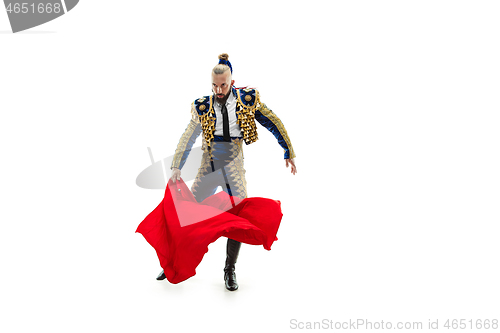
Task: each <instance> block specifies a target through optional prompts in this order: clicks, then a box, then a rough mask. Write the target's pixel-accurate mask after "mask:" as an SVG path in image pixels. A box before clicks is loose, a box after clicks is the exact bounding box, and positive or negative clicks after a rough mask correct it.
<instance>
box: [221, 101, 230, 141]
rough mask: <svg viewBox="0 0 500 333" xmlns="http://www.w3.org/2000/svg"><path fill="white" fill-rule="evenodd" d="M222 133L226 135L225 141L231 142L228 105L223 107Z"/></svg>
mask: <svg viewBox="0 0 500 333" xmlns="http://www.w3.org/2000/svg"><path fill="white" fill-rule="evenodd" d="M221 112H222V132H223V135H224V141H227V142H229V141H231V138H230V137H229V116H228V115H227V108H226V104H225V103H224V104H223V105H222V111H221Z"/></svg>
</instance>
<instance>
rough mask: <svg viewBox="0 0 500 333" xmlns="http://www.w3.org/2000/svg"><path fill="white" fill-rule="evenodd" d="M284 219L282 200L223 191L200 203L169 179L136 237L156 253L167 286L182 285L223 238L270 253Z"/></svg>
mask: <svg viewBox="0 0 500 333" xmlns="http://www.w3.org/2000/svg"><path fill="white" fill-rule="evenodd" d="M231 198H232V199H233V200H234V203H235V205H236V207H233V205H232V203H231V200H230V199H231ZM231 207H232V208H231ZM282 216H283V214H282V213H281V203H280V201H278V200H271V199H266V198H246V199H243V200H242V199H239V198H237V197H230V196H229V195H228V194H227V193H226V192H219V193H217V194H215V195H212V196H210V197H208V198H207V199H205V200H204V201H203V202H201V203H198V202H196V199H195V198H194V196H193V194H192V193H191V191H190V190H189V189H188V187H187V186H186V184H185V183H184V181H182V179H181V180H178V181H177V182H176V183H174V182H172V180H170V181H169V182H168V185H167V188H166V189H165V196H164V198H163V200H162V202H161V203H160V204H159V205H158V207H156V208H155V209H154V210H153V211H152V212H151V213H150V214H149V215H148V216H147V217H146V218H145V219H144V221H142V222H141V223H140V224H139V226H138V227H137V230H136V232H138V233H141V234H142V235H143V236H144V238H145V239H146V240H147V242H148V243H149V244H150V245H151V246H153V248H154V249H155V250H156V254H157V255H158V259H159V260H160V266H161V267H162V268H163V270H164V271H165V276H166V277H167V279H168V281H170V282H171V283H179V282H182V281H184V280H186V279H188V278H190V277H192V276H194V275H195V274H196V267H198V265H199V264H200V262H201V260H202V259H203V256H204V255H205V253H207V252H208V245H209V244H210V243H213V242H215V241H216V240H217V239H218V238H219V237H221V236H224V237H227V238H231V239H234V240H237V241H239V242H243V243H247V244H252V245H263V246H264V248H265V249H266V250H271V245H272V244H273V242H274V241H275V240H278V238H277V237H276V233H277V232H278V228H279V225H280V222H281V218H282Z"/></svg>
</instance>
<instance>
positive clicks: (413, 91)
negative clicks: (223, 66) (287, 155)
mask: <svg viewBox="0 0 500 333" xmlns="http://www.w3.org/2000/svg"><path fill="white" fill-rule="evenodd" d="M499 14H500V4H499V3H498V2H496V1H239V2H212V1H203V2H202V1H199V2H195V1H182V2H181V1H117V0H114V1H112V0H108V1H89V0H83V1H81V2H80V3H79V4H78V5H77V6H76V7H75V8H74V9H73V10H72V11H70V12H69V13H68V14H66V15H64V16H62V17H60V18H58V19H56V20H54V21H52V22H48V23H46V24H44V25H41V26H39V27H35V28H33V29H30V30H28V31H25V32H21V33H17V34H12V33H11V32H10V25H9V22H8V18H7V14H6V13H5V12H4V11H0V32H1V33H0V94H1V95H0V111H1V122H0V126H1V129H0V143H1V151H2V154H1V159H2V160H1V164H0V167H1V173H0V177H1V183H0V184H1V186H0V189H1V211H0V214H1V232H0V256H1V272H2V273H1V274H0V279H1V281H0V295H1V296H0V305H1V308H2V309H1V320H0V330H1V331H2V332H9V333H10V332H195V331H197V332H205V331H214V330H215V329H218V330H233V331H234V332H258V331H263V332H288V331H298V330H299V329H295V330H294V329H292V328H291V325H290V321H291V320H292V319H296V320H297V321H301V322H313V321H321V320H323V319H327V320H333V321H334V322H335V321H349V320H356V319H366V320H370V321H372V322H381V321H382V320H383V321H384V322H387V321H391V322H393V323H396V322H398V321H422V322H423V324H424V328H425V327H427V323H428V320H429V319H432V320H436V319H439V324H440V325H442V324H444V321H445V320H446V319H448V318H450V319H466V320H470V319H473V320H474V321H475V320H476V319H483V320H484V319H495V318H496V319H500V318H499V312H498V310H499V308H500V307H499V296H500V289H499V284H498V281H499V280H500V272H499V267H498V253H499V250H500V245H499V244H500V243H499V241H498V239H499V228H498V224H499V217H500V212H499V202H500V201H499V199H500V193H499V188H500V177H499V172H498V170H499V169H500V157H499V143H500V133H499V130H498V129H499V125H500V116H499V104H500V102H499V98H498V91H499V87H500V83H499V82H500V81H499V77H500V65H499V64H500V62H499V61H498V59H500V46H499V42H498V41H499V32H500V20H499V19H498V17H499ZM222 52H227V53H228V54H229V56H230V58H229V60H230V61H231V62H232V64H233V68H234V76H233V78H234V79H235V80H236V86H246V85H249V86H253V87H257V88H258V89H259V91H260V92H261V97H262V100H263V101H264V102H265V103H266V104H267V105H268V106H269V107H271V108H272V109H273V111H275V112H276V114H277V115H278V116H279V117H280V118H281V120H282V121H283V123H284V124H285V126H286V129H287V131H288V134H289V135H290V138H291V140H292V143H293V146H294V149H295V151H296V154H297V158H296V164H297V168H298V173H297V175H295V176H293V175H291V174H290V170H289V169H286V168H285V163H284V161H283V155H282V149H281V147H280V146H279V145H278V144H277V142H276V140H275V139H274V137H273V136H272V135H271V134H270V133H269V132H267V131H266V130H265V129H264V128H263V127H260V125H258V126H259V137H260V140H259V141H257V142H256V143H254V144H252V145H250V146H245V147H244V148H245V168H246V170H247V181H248V194H249V196H264V197H268V198H273V199H279V200H281V201H282V209H283V213H284V217H283V220H282V224H281V227H280V230H279V232H278V238H279V240H278V241H277V242H275V243H274V244H273V248H272V250H271V251H266V250H264V249H263V247H261V246H260V247H257V246H252V245H246V244H243V246H242V249H241V252H240V257H239V259H238V264H237V266H236V267H237V270H236V271H237V277H238V282H239V284H240V289H239V290H238V291H236V292H228V291H226V290H225V288H224V282H223V265H224V259H225V243H226V242H225V239H219V240H217V241H216V242H215V243H213V244H211V245H210V247H209V252H208V253H207V254H206V255H205V258H204V260H203V262H202V263H201V264H200V265H199V266H198V268H197V275H195V276H194V277H192V278H190V279H188V280H186V281H185V282H182V283H180V284H178V285H172V284H170V283H169V282H168V281H167V280H164V281H161V282H160V281H156V280H155V277H156V276H157V274H158V273H159V272H160V270H161V267H160V266H159V263H158V259H157V257H156V254H155V252H154V250H153V248H152V247H151V246H150V245H149V244H148V243H147V242H146V241H145V240H144V238H143V237H142V235H140V234H137V233H134V231H135V229H136V227H137V226H138V224H139V223H140V222H141V221H142V220H143V219H144V218H145V217H146V215H147V214H148V213H149V212H150V211H152V210H153V209H154V208H155V207H156V206H157V204H158V203H159V202H160V201H161V199H162V197H163V191H161V190H146V189H142V188H140V187H138V186H137V185H136V184H135V179H136V177H137V175H138V174H139V173H140V172H141V171H142V170H143V169H144V168H146V167H147V166H148V165H150V159H149V155H148V151H147V147H151V148H152V151H153V155H154V157H155V159H157V160H158V159H160V158H164V157H166V156H169V155H172V154H173V153H174V151H175V147H176V145H177V142H178V140H179V138H180V136H181V134H182V133H183V131H184V129H185V127H186V125H187V124H188V122H189V119H190V113H189V108H190V103H191V102H192V101H193V100H194V99H195V98H199V97H201V96H203V95H208V94H210V71H211V69H212V67H213V66H215V65H216V64H217V55H218V54H220V53H222ZM198 140H199V141H198V144H199V143H200V142H201V139H198ZM490 331H491V329H490Z"/></svg>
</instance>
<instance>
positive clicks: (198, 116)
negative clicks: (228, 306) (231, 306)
mask: <svg viewBox="0 0 500 333" xmlns="http://www.w3.org/2000/svg"><path fill="white" fill-rule="evenodd" d="M228 58H229V56H228V55H227V54H226V53H223V54H221V55H219V64H218V65H216V66H215V67H214V68H213V70H212V91H213V93H214V94H213V95H211V96H204V97H202V98H199V99H197V100H195V101H194V102H193V103H192V104H191V121H190V122H189V125H188V127H187V128H186V130H185V132H184V134H183V135H182V137H181V139H180V141H179V144H178V145H177V149H176V151H175V155H174V159H173V161H172V166H171V169H172V176H171V179H172V180H173V181H174V182H175V181H176V180H178V179H180V175H181V169H182V167H183V166H184V163H185V162H186V159H187V157H188V155H189V152H190V151H191V148H192V146H193V144H194V143H195V141H196V138H197V137H198V136H199V135H200V133H201V134H202V137H203V140H202V150H203V156H202V161H201V166H200V168H199V170H198V174H197V176H196V178H195V180H194V182H193V185H192V187H191V191H192V192H193V195H194V196H195V198H196V200H197V201H198V202H201V201H203V200H204V199H206V198H207V197H209V196H211V195H213V194H214V193H215V192H216V190H217V188H218V187H219V186H221V187H222V189H223V190H224V191H226V192H227V193H228V194H229V195H232V196H236V197H239V198H241V199H244V198H246V197H247V191H246V180H245V169H244V168H243V142H245V144H247V145H249V144H251V143H253V142H255V141H257V139H258V136H257V127H256V124H255V120H257V122H259V123H260V124H261V125H262V126H264V127H265V128H266V129H267V130H269V131H270V132H271V133H272V134H273V135H274V136H275V137H276V139H277V140H278V143H279V144H280V146H281V147H282V148H283V150H284V159H285V165H286V167H287V168H288V166H289V165H290V166H291V173H292V174H294V175H295V173H296V172H297V169H296V167H295V161H294V158H295V153H294V151H293V148H292V144H291V142H290V138H289V137H288V134H287V132H286V130H285V127H284V126H283V123H282V122H281V120H280V119H279V118H278V117H277V116H276V114H274V112H273V111H271V110H270V109H269V108H268V107H267V106H266V105H265V104H264V103H262V102H261V100H260V96H259V92H258V91H257V90H256V89H251V88H246V89H243V88H234V86H233V84H234V80H233V79H232V73H233V68H232V65H231V63H230V62H229V60H228ZM240 247H241V243H240V242H237V241H235V240H233V239H228V240H227V247H226V265H225V267H224V281H225V284H226V288H227V289H228V290H230V291H233V290H236V289H238V284H237V282H236V274H235V263H236V259H237V257H238V253H239V250H240ZM157 279H158V280H163V279H165V274H164V273H163V272H161V273H160V275H159V276H158V277H157Z"/></svg>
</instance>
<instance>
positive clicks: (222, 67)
mask: <svg viewBox="0 0 500 333" xmlns="http://www.w3.org/2000/svg"><path fill="white" fill-rule="evenodd" d="M228 59H229V55H228V54H227V53H222V54H219V60H228ZM229 70H231V68H229V66H228V65H225V64H218V65H216V66H215V67H214V68H213V69H212V73H213V74H224V73H225V72H227V71H229Z"/></svg>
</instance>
